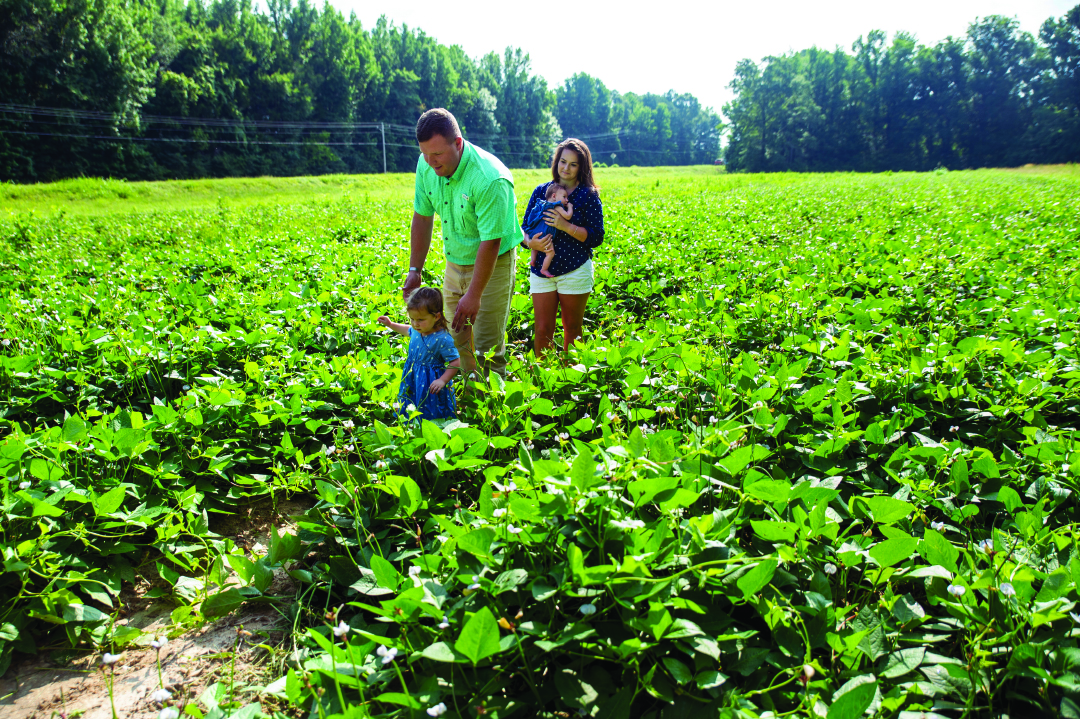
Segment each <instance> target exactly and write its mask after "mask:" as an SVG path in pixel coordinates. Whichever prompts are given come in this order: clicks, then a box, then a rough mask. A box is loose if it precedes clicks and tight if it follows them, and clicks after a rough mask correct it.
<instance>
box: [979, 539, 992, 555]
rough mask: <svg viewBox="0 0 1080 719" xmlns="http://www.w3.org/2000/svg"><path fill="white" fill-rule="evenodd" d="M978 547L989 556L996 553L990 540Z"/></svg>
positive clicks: (980, 543) (985, 540)
mask: <svg viewBox="0 0 1080 719" xmlns="http://www.w3.org/2000/svg"><path fill="white" fill-rule="evenodd" d="M976 546H977V547H978V548H979V549H981V550H982V551H984V552H986V553H987V554H992V553H993V551H994V543H993V542H992V541H991V540H989V539H984V540H982V541H981V542H979V543H978V544H977V545H976Z"/></svg>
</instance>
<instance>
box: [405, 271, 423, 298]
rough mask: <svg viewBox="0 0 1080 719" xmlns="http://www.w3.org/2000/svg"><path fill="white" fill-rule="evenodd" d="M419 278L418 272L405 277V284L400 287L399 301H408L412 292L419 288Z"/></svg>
mask: <svg viewBox="0 0 1080 719" xmlns="http://www.w3.org/2000/svg"><path fill="white" fill-rule="evenodd" d="M420 282H421V278H420V273H419V272H409V274H407V275H405V284H403V285H402V286H401V299H403V300H405V301H408V300H409V295H411V294H412V291H413V290H415V289H416V288H417V287H419V286H420Z"/></svg>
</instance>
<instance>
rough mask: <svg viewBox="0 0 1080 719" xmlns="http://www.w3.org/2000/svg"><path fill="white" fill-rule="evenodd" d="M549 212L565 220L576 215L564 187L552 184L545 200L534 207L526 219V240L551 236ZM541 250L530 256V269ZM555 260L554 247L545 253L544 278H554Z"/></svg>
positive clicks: (541, 272) (542, 270)
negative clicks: (556, 213) (536, 236)
mask: <svg viewBox="0 0 1080 719" xmlns="http://www.w3.org/2000/svg"><path fill="white" fill-rule="evenodd" d="M548 210H554V211H555V212H558V213H559V214H560V215H562V218H563V219H564V220H569V219H570V218H571V217H572V216H573V214H574V206H573V205H572V204H570V203H569V202H568V201H567V194H566V188H565V187H563V186H562V185H556V184H555V183H554V182H553V183H551V184H550V185H549V186H548V188H547V192H546V193H544V199H543V201H541V202H537V203H536V204H535V205H533V208H532V210H531V211H530V212H529V216H528V217H527V218H526V226H527V227H528V230H527V232H526V239H528V238H530V237H533V236H534V235H537V234H540V233H543V234H545V235H546V234H550V233H551V228H550V227H549V226H548V224H547V223H546V222H545V221H544V213H546V212H547V211H548ZM537 253H539V250H533V251H532V254H531V255H530V256H529V267H532V266H533V265H535V264H536V255H537ZM553 259H555V246H554V245H552V247H551V249H550V250H549V251H547V252H545V253H544V264H543V266H542V267H541V268H540V274H542V275H543V276H544V277H554V276H555V275H553V274H551V272H550V268H551V261H552V260H553Z"/></svg>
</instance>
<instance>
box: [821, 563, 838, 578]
mask: <svg viewBox="0 0 1080 719" xmlns="http://www.w3.org/2000/svg"><path fill="white" fill-rule="evenodd" d="M822 569H824V570H825V573H826V574H828V575H829V576H832V575H834V574H836V565H835V564H833V563H832V562H827V563H826V564H825V566H824V567H822Z"/></svg>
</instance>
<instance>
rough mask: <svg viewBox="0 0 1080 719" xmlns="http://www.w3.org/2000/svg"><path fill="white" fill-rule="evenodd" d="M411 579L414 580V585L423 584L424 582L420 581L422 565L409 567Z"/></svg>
mask: <svg viewBox="0 0 1080 719" xmlns="http://www.w3.org/2000/svg"><path fill="white" fill-rule="evenodd" d="M409 579H411V580H412V583H413V586H414V587H419V586H421V585H423V582H422V581H420V567H409Z"/></svg>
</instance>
